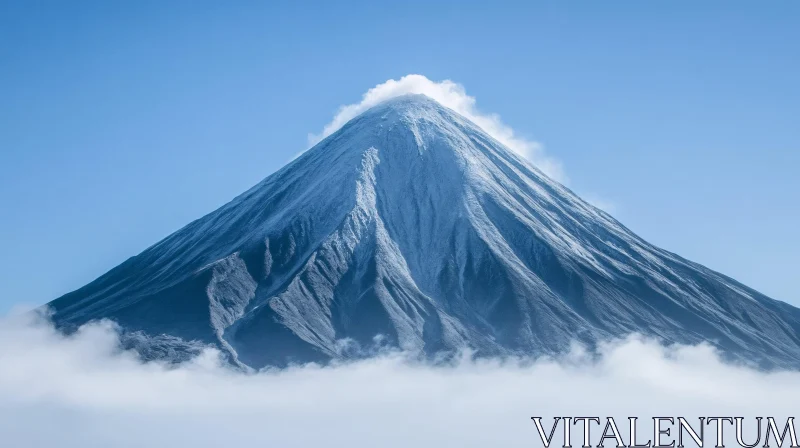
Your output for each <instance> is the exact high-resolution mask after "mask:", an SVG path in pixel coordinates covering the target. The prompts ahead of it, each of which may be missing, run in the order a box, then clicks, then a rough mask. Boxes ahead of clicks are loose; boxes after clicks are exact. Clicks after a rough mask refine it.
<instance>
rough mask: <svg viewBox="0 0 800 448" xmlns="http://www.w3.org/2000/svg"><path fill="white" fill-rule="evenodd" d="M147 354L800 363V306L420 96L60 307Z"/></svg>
mask: <svg viewBox="0 0 800 448" xmlns="http://www.w3.org/2000/svg"><path fill="white" fill-rule="evenodd" d="M49 306H50V308H51V309H52V310H53V320H54V322H55V323H56V324H57V325H58V326H59V327H60V328H64V329H65V330H67V331H68V330H69V329H70V328H75V327H76V326H78V325H81V324H83V323H86V322H88V321H91V320H94V319H99V318H112V319H114V320H116V321H118V322H119V323H120V325H121V326H122V327H123V328H124V329H126V331H128V332H130V333H131V334H135V335H136V337H135V338H133V339H130V340H132V341H133V342H131V343H130V345H131V346H132V347H134V348H136V349H138V350H139V351H140V353H145V354H146V356H148V357H152V358H158V357H163V358H167V359H183V355H182V353H189V352H192V350H194V348H193V347H195V346H196V345H198V344H208V345H213V346H216V347H218V348H220V349H221V350H223V352H225V353H227V354H228V355H229V356H230V357H231V359H232V361H233V362H234V363H237V364H239V365H242V366H246V367H251V368H261V367H265V366H273V365H277V366H282V365H286V364H287V363H289V362H307V361H321V362H324V361H326V360H328V359H337V358H342V357H348V356H358V353H359V352H360V351H362V350H365V351H366V352H369V347H371V346H374V345H375V344H376V342H375V336H376V335H381V338H382V342H381V343H382V344H386V345H388V346H391V347H398V348H400V349H403V350H409V351H412V352H419V353H425V354H427V355H434V354H437V353H440V352H442V351H445V352H452V351H457V350H461V349H465V348H470V349H473V350H476V351H477V352H478V353H479V354H484V355H533V356H536V355H542V354H557V353H560V352H563V351H564V350H566V349H567V348H568V346H569V344H570V343H571V342H573V341H576V340H577V341H579V342H583V343H588V344H593V343H595V342H597V341H600V340H603V339H607V338H611V337H618V336H623V335H625V334H628V333H632V332H637V333H642V334H645V335H648V336H653V337H657V338H659V339H661V340H664V341H667V342H681V343H697V342H705V341H710V342H711V343H713V344H715V345H716V346H718V347H719V348H720V349H721V350H723V351H724V352H725V353H728V354H730V355H731V356H732V357H734V358H737V359H740V360H755V361H756V362H758V363H760V364H761V365H763V366H767V367H792V368H794V367H798V366H799V364H800V362H799V361H798V360H800V338H799V337H798V329H800V310H797V309H796V308H793V307H791V306H789V305H786V304H783V303H781V302H778V301H774V300H772V299H769V298H768V297H766V296H764V295H762V294H760V293H758V292H756V291H754V290H752V289H750V288H747V287H746V286H744V285H741V284H739V283H738V282H736V281H735V280H732V279H730V278H728V277H725V276H723V275H721V274H718V273H716V272H714V271H711V270H710V269H707V268H705V267H703V266H701V265H698V264H696V263H692V262H689V261H687V260H684V259H683V258H681V257H679V256H677V255H675V254H672V253H670V252H667V251H664V250H662V249H659V248H657V247H655V246H653V245H651V244H649V243H647V242H646V241H644V240H643V239H641V238H639V237H638V236H636V235H635V234H634V233H633V232H631V231H630V230H629V229H627V228H625V227H624V226H623V225H622V224H620V223H619V222H617V221H616V220H615V219H614V218H612V217H611V216H610V215H608V214H607V213H605V212H603V211H602V210H599V209H598V208H596V207H594V206H592V205H591V204H589V203H587V202H585V201H583V200H582V199H580V198H579V197H578V196H577V195H575V194H574V193H573V192H571V191H570V190H569V189H567V188H566V187H564V186H563V185H561V184H559V183H557V182H555V181H553V180H551V179H549V178H548V177H547V176H545V175H544V174H543V173H542V172H541V171H539V170H538V169H536V168H535V167H533V166H531V165H530V164H528V163H527V162H526V161H525V160H523V159H522V158H521V157H519V156H518V155H516V154H514V153H513V152H511V151H510V150H508V149H507V148H505V147H504V146H503V145H502V144H500V143H499V142H497V141H496V140H495V139H493V138H492V137H490V136H489V135H488V134H486V133H485V132H483V131H482V130H481V129H480V128H478V127H477V126H475V125H474V124H472V123H471V122H469V121H468V120H467V119H466V118H464V117H462V116H460V115H458V114H456V113H455V112H453V111H452V110H449V109H447V108H445V107H443V106H441V105H440V104H438V103H436V102H435V101H433V100H431V99H429V98H427V97H425V96H421V95H412V96H403V97H398V98H395V99H392V100H389V101H387V102H384V103H381V104H379V105H377V106H375V107H373V108H372V109H369V110H368V111H366V112H364V113H363V114H361V115H359V116H358V117H356V118H354V119H353V120H351V121H350V122H348V123H347V124H345V125H344V126H343V127H342V128H341V129H339V130H338V131H337V132H335V133H333V134H332V135H330V136H328V137H327V138H326V139H324V140H323V141H321V142H320V143H319V144H317V145H316V146H315V147H314V148H312V149H310V150H308V151H306V152H305V153H303V154H301V155H300V156H299V157H297V158H296V159H295V160H294V161H292V162H290V163H289V164H288V165H286V166H285V167H283V168H282V169H280V170H278V171H277V172H275V173H274V174H272V175H270V176H268V177H267V178H265V179H264V180H263V181H262V182H260V183H258V184H257V185H256V186H254V187H253V188H251V189H249V190H248V191H246V192H245V193H243V194H241V195H239V196H237V197H236V198H235V199H233V200H232V201H231V202H229V203H228V204H226V205H224V206H222V207H220V208H219V209H218V210H216V211H214V212H212V213H210V214H208V215H206V216H205V217H203V218H200V219H198V220H195V221H193V222H192V223H190V224H189V225H187V226H185V227H184V228H182V229H180V230H178V231H177V232H175V233H173V234H171V235H170V236H168V237H167V238H165V239H163V240H162V241H160V242H158V243H156V244H155V245H153V246H151V247H150V248H148V249H146V250H145V251H143V252H142V253H141V254H139V255H138V256H136V257H132V258H131V259H129V260H127V261H126V262H124V263H122V264H121V265H120V266H118V267H116V268H114V269H112V270H111V271H109V272H108V273H107V274H105V275H103V276H101V277H100V278H98V279H97V280H95V281H94V282H92V283H90V284H89V285H87V286H85V287H84V288H81V289H79V290H77V291H74V292H72V293H69V294H67V295H65V296H63V297H61V298H59V299H56V300H54V301H53V302H51V303H50V304H49Z"/></svg>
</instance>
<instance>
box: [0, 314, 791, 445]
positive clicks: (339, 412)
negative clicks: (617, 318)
mask: <svg viewBox="0 0 800 448" xmlns="http://www.w3.org/2000/svg"><path fill="white" fill-rule="evenodd" d="M798 399H800V373H798V372H784V373H769V374H768V373H762V372H758V371H755V370H749V369H746V368H742V367H734V366H730V365H727V364H724V363H722V362H721V361H719V359H718V358H717V356H716V354H715V353H714V352H713V350H712V349H711V348H709V347H708V346H697V347H673V348H664V347H661V346H659V345H658V344H655V343H653V342H650V341H646V340H642V339H637V338H631V339H627V340H624V341H617V342H615V343H609V344H607V345H605V346H604V347H603V348H602V349H601V356H600V358H599V359H592V358H590V357H588V356H586V355H585V354H583V353H581V352H580V351H579V350H576V351H574V352H573V353H571V354H570V355H568V356H566V357H564V358H563V359H560V360H557V361H554V360H540V361H537V362H532V363H520V362H505V363H503V362H499V361H470V360H464V361H462V362H460V363H458V365H456V366H452V367H429V366H424V365H420V364H415V363H412V362H408V361H406V360H403V359H402V358H401V357H399V356H395V357H393V356H387V357H383V358H379V359H373V360H367V361H361V362H356V363H352V364H346V365H340V366H334V367H324V368H323V367H318V366H305V367H295V368H291V369H287V370H282V371H274V372H267V373H260V374H251V375H245V374H241V373H236V372H233V371H230V370H227V369H226V368H223V367H221V366H219V365H218V364H217V362H216V359H215V357H214V353H213V352H209V353H206V354H205V355H203V356H201V357H200V358H199V359H196V360H195V361H194V362H192V363H190V364H187V365H183V366H181V367H177V368H175V367H168V366H165V365H161V364H157V363H149V364H143V363H140V362H138V361H137V360H136V358H135V357H133V356H132V355H131V354H129V353H124V352H120V351H119V350H118V349H117V339H116V334H115V332H114V329H113V327H112V326H110V325H107V324H95V325H91V326H88V327H84V328H83V329H82V330H81V331H80V332H79V333H77V334H76V335H74V336H72V337H68V338H65V337H63V336H61V335H59V334H58V333H57V332H55V331H54V330H53V329H52V328H51V327H50V326H49V325H46V324H43V323H41V322H33V323H32V322H29V321H25V320H22V319H20V318H18V317H17V318H7V319H5V320H2V321H0V445H2V446H10V447H45V446H59V447H65V448H71V447H76V448H77V447H81V448H87V447H107V446H113V447H144V446H146V447H148V448H161V447H192V448H202V447H218V446H264V447H267V446H280V447H315V446H329V447H339V446H348V447H352V448H358V447H376V446H380V447H386V448H394V447H408V446H417V447H443V446H459V447H486V446H503V447H509V448H514V447H531V446H533V447H537V446H538V447H541V442H540V441H539V439H538V436H537V433H536V430H535V427H534V425H533V424H532V422H531V420H530V417H531V416H543V417H546V418H547V420H546V422H547V423H548V424H549V423H550V422H551V420H549V417H551V416H581V415H582V416H600V417H601V418H604V417H606V416H615V417H617V416H618V422H624V421H625V420H624V419H625V418H626V417H627V416H639V417H641V418H642V419H643V420H646V419H649V418H650V417H653V416H662V415H666V416H679V415H680V416H685V417H687V418H690V419H691V421H692V422H696V421H697V420H696V417H698V416H709V415H742V416H745V417H751V416H756V415H758V416H775V417H784V418H785V416H788V415H792V413H794V412H795V411H796V406H795V403H796V402H797V400H798ZM751 423H752V422H751ZM646 428H651V427H646ZM620 429H621V430H622V428H620ZM574 431H577V429H574ZM622 432H623V433H624V434H623V437H625V438H627V431H626V430H623V431H622ZM599 433H600V431H599V430H597V429H595V430H594V431H593V433H592V434H593V438H594V439H593V440H594V442H593V444H596V443H597V437H598V436H599ZM713 433H714V431H713V428H712V427H707V428H706V434H707V437H712V435H713ZM728 433H729V435H730V433H732V431H730V429H728ZM674 434H675V433H674V429H673V436H674ZM641 435H642V436H643V439H644V440H646V439H648V438H650V436H651V435H652V434H651V433H650V434H648V433H644V432H643V433H642V434H641ZM559 437H560V435H559ZM576 437H577V436H576ZM712 443H713V442H712ZM712 443H707V445H708V446H712ZM762 443H763V442H762ZM245 444H246V445H245ZM555 445H556V446H560V445H561V443H560V441H559V443H556V444H555ZM579 445H580V443H579V441H578V440H573V446H579ZM606 446H613V444H611V443H608V442H607V443H606ZM687 446H694V445H692V444H687ZM733 446H736V445H735V444H734V445H733Z"/></svg>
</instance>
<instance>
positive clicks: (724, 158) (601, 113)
mask: <svg viewBox="0 0 800 448" xmlns="http://www.w3.org/2000/svg"><path fill="white" fill-rule="evenodd" d="M278 3H279V2H252V3H248V2H237V4H236V5H234V4H233V2H219V1H214V2H211V1H207V2H206V1H178V0H175V1H169V2H162V1H140V2H139V1H137V2H107V1H98V2H93V1H80V2H77V1H76V2H61V1H52V2H41V1H17V2H10V1H7V0H0V248H2V250H0V282H2V294H0V311H3V310H8V309H9V308H10V307H12V306H13V305H14V304H17V303H26V304H41V303H44V302H47V301H49V300H51V299H53V298H56V297H57V296H59V295H61V294H63V293H66V292H68V291H70V290H72V289H75V288H77V287H80V286H82V285H83V284H85V283H87V282H89V281H91V280H93V279H94V278H96V277H97V276H99V275H100V274H102V273H104V272H105V271H106V270H108V269H109V268H111V267H113V266H115V265H116V264H118V263H120V262H121V261H123V260H125V259H126V258H128V257H129V256H132V255H135V254H136V253H138V252H140V251H141V250H143V249H145V248H146V247H147V246H149V245H151V244H153V243H155V242H156V241H158V240H160V239H161V238H163V237H165V236H166V235H168V234H169V233H171V232H173V231H174V230H177V229H178V228H180V227H182V226H183V225H185V224H187V223H188V222H189V221H191V220H193V219H195V218H198V217H200V216H202V215H203V214H205V213H207V212H210V211H212V210H213V209H215V208H217V207H218V206H220V205H222V204H223V203H225V202H226V201H228V200H229V199H231V198H232V197H234V196H235V195H237V194H238V193H240V192H242V191H243V190H245V189H246V188H248V187H250V186H251V185H253V184H255V183H256V182H257V181H259V180H260V179H261V178H263V177H265V176H266V175H268V174H270V173H272V172H273V171H275V170H276V169H278V168H280V167H281V166H282V165H283V164H285V163H286V162H287V161H288V160H289V159H291V158H292V157H293V156H294V155H295V154H296V153H298V152H299V151H301V150H303V149H305V148H306V142H307V136H308V134H309V133H319V132H320V131H321V130H322V127H323V126H324V125H325V124H326V123H328V122H330V120H331V119H332V117H333V115H334V113H335V112H336V110H337V108H338V107H339V106H340V105H342V104H348V103H355V102H358V101H359V100H360V98H361V95H362V94H363V93H364V92H365V91H366V90H367V89H369V88H370V87H373V86H375V85H377V84H380V83H382V82H384V81H386V80H388V79H392V78H399V77H401V76H403V75H406V74H409V73H419V74H423V75H425V76H427V77H428V78H430V79H433V80H443V79H452V80H453V81H455V82H458V83H460V84H462V85H463V86H464V87H465V88H466V91H467V93H468V94H469V95H472V96H474V97H475V98H476V99H477V106H478V108H479V109H480V110H481V111H484V112H492V113H497V114H500V115H501V116H502V119H503V121H504V122H505V123H506V124H508V125H509V126H511V127H512V128H513V129H514V130H515V131H516V132H517V133H519V134H521V135H523V136H525V137H526V138H529V139H532V140H536V141H538V142H541V143H542V144H544V145H545V147H546V150H547V153H548V154H549V155H551V156H553V157H555V158H557V159H558V160H559V161H560V162H561V163H562V164H563V167H564V171H565V172H566V174H567V176H568V177H569V179H570V184H569V185H570V187H572V188H574V189H575V190H576V191H577V192H579V193H583V194H586V195H589V196H592V197H594V198H600V200H602V201H603V202H605V203H607V204H610V206H609V208H610V209H611V211H612V213H613V214H614V215H615V216H616V217H617V218H619V219H620V220H621V221H622V222H623V223H625V224H626V225H627V226H628V227H630V228H631V229H633V230H634V231H636V232H637V233H639V234H640V235H641V236H643V237H644V238H646V239H648V240H650V241H651V242H653V243H655V244H657V245H659V246H661V247H664V248H665V249H668V250H671V251H673V252H676V253H678V254H680V255H682V256H684V257H686V258H689V259H691V260H694V261H697V262H700V263H702V264H705V265H707V266H709V267H711V268H713V269H716V270H718V271H720V272H722V273H724V274H727V275H729V276H731V277H734V278H736V279H738V280H740V281H742V282H744V283H745V284H748V285H749V286H752V287H754V288H756V289H758V290H760V291H762V292H764V293H766V294H768V295H770V296H772V297H774V298H776V299H780V300H784V301H788V302H790V303H793V304H795V305H800V289H798V286H797V281H798V279H800V274H798V272H800V238H798V236H797V228H798V227H800V225H798V221H800V176H798V174H797V171H798V168H800V123H798V121H799V120H800V2H797V1H784V2H781V1H775V2H752V1H748V2H735V1H726V2H712V1H709V2H694V1H692V2H688V1H686V2H682V1H670V2H640V1H635V2H634V1H625V2H537V3H535V4H528V3H529V2H518V3H502V2H481V3H480V4H479V2H449V3H448V2H429V1H424V2H414V1H404V2H391V3H388V2H386V4H383V2H374V1H371V2H363V3H359V2H319V3H301V2H280V3H281V4H278ZM290 3H291V5H290ZM334 3H336V4H334ZM433 3H435V4H433Z"/></svg>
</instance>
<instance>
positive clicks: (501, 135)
mask: <svg viewBox="0 0 800 448" xmlns="http://www.w3.org/2000/svg"><path fill="white" fill-rule="evenodd" d="M409 93H421V94H425V95H427V96H429V97H431V98H433V99H434V100H436V101H438V102H439V103H441V104H442V105H444V106H446V107H449V108H450V109H453V110H454V111H456V112H458V113H459V114H461V115H463V116H464V117H466V118H468V119H469V120H470V121H472V122H473V123H475V124H477V125H478V126H479V127H480V128H481V129H483V130H484V131H485V132H486V133H488V134H489V135H491V136H492V137H494V138H495V139H497V140H498V141H499V142H501V143H502V144H504V145H505V146H507V147H508V148H509V149H511V150H513V151H515V152H516V153H518V154H520V155H522V156H523V157H525V158H527V159H528V160H529V161H531V162H532V163H533V164H534V165H535V166H536V167H537V168H539V169H540V170H542V171H543V172H544V173H545V174H547V175H548V176H550V177H551V178H553V179H555V180H558V181H560V182H562V183H563V182H566V181H567V177H566V175H565V174H564V170H563V169H562V166H561V163H560V162H559V161H558V160H556V159H555V158H553V157H551V156H549V155H547V154H546V153H545V151H544V149H543V148H542V145H540V144H539V143H537V142H534V141H530V140H527V139H525V138H523V137H520V136H518V135H516V134H515V133H514V130H513V129H511V128H510V127H509V126H507V125H506V124H504V123H503V122H502V121H501V120H500V116H498V115H496V114H486V113H483V112H481V111H479V110H478V109H477V107H476V106H475V98H474V97H472V96H469V95H467V93H466V91H465V90H464V86H462V85H461V84H458V83H455V82H453V81H450V80H444V81H440V82H436V81H431V80H430V79H428V78H426V77H425V76H422V75H406V76H403V77H402V78H400V79H397V80H395V79H390V80H388V81H386V82H384V83H383V84H378V85H377V86H375V87H373V88H371V89H369V90H368V91H367V92H366V93H365V94H364V95H363V97H362V98H361V102H359V103H355V104H349V105H346V106H342V107H340V108H339V111H338V112H337V113H336V115H335V116H334V118H333V120H332V121H331V122H330V123H328V124H327V125H325V127H324V128H323V129H322V132H321V133H320V134H316V135H314V134H311V135H309V136H308V140H309V145H311V146H313V145H315V144H317V143H318V142H320V141H321V140H322V139H324V138H325V137H327V136H329V135H331V134H333V133H334V132H336V131H337V130H338V129H339V128H341V127H342V126H344V124H345V123H347V122H348V121H350V120H352V119H353V118H355V117H356V116H358V115H359V114H361V113H362V112H364V111H366V110H367V109H369V108H371V107H373V106H375V105H377V104H379V103H381V102H383V101H386V100H388V99H390V98H394V97H397V96H401V95H406V94H409Z"/></svg>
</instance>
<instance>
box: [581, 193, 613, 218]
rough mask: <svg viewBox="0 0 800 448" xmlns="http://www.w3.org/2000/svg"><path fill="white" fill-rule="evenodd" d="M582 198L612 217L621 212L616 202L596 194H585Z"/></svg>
mask: <svg viewBox="0 0 800 448" xmlns="http://www.w3.org/2000/svg"><path fill="white" fill-rule="evenodd" d="M581 197H582V198H583V200H585V201H586V202H588V203H590V204H592V205H594V206H595V207H597V208H599V209H601V210H603V211H604V212H606V213H609V214H611V215H613V214H616V213H617V212H618V211H619V206H618V205H617V203H616V202H614V201H611V200H608V199H606V198H604V197H602V196H599V195H597V194H595V193H584V194H582V195H581Z"/></svg>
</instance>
